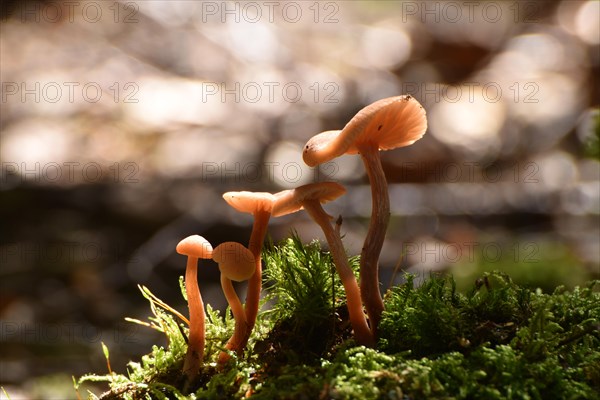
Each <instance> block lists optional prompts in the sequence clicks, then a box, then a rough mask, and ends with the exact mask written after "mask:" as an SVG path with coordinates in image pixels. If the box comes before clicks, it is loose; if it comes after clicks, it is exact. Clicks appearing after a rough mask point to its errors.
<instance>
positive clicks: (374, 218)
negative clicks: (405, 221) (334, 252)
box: [359, 146, 390, 337]
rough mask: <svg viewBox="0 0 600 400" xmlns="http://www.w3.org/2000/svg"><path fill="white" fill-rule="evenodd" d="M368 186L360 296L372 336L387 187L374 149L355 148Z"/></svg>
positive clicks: (378, 307) (380, 307)
mask: <svg viewBox="0 0 600 400" xmlns="http://www.w3.org/2000/svg"><path fill="white" fill-rule="evenodd" d="M359 151H360V155H361V158H362V159H363V162H364V164H365V168H366V170H367V174H368V176H369V182H370V184H371V199H372V200H371V203H372V205H371V222H370V223H369V231H368V233H367V236H366V238H365V242H364V244H363V248H362V252H361V254H360V293H361V295H362V299H363V301H364V303H365V308H366V310H367V314H368V315H369V322H370V323H371V329H372V330H373V334H374V335H375V337H377V329H378V326H379V321H380V320H381V313H382V312H383V309H384V306H383V300H382V298H381V292H380V290H379V254H380V253H381V249H382V247H383V241H384V239H385V233H386V231H387V227H388V223H389V221H390V197H389V194H388V185H387V181H386V179H385V174H384V173H383V168H382V166H381V158H380V157H379V149H378V148H377V146H362V147H360V148H359Z"/></svg>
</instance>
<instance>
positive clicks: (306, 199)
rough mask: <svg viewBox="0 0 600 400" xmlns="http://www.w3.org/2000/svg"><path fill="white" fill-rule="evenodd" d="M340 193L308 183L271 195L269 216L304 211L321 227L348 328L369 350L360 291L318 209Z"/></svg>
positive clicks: (333, 185) (342, 190)
mask: <svg viewBox="0 0 600 400" xmlns="http://www.w3.org/2000/svg"><path fill="white" fill-rule="evenodd" d="M344 193H346V189H345V188H344V187H343V186H342V185H340V184H338V183H335V182H321V183H311V184H308V185H304V186H300V187H297V188H296V189H293V190H284V191H282V192H279V193H277V194H276V195H275V198H276V200H275V205H274V206H273V216H274V217H277V216H281V215H286V214H290V213H293V212H296V211H298V210H300V209H302V208H304V209H305V210H306V212H308V214H309V215H310V216H311V217H312V219H313V220H314V221H315V222H316V223H317V224H318V225H319V226H320V227H321V229H322V230H323V233H324V234H325V238H326V239H327V243H328V244H329V249H330V251H331V256H332V257H333V261H334V264H335V267H336V270H337V272H338V274H339V276H340V279H341V281H342V284H343V285H344V289H345V291H346V299H347V306H348V313H349V317H350V324H351V325H352V328H353V329H354V337H355V338H356V341H357V342H358V343H359V344H362V345H365V346H373V345H374V340H373V334H372V332H371V330H370V329H369V325H368V324H367V320H366V319H365V314H364V312H363V309H362V302H361V298H360V290H359V288H358V284H357V283H356V278H355V276H354V273H353V272H352V269H351V268H350V264H349V262H348V257H347V256H346V251H345V250H344V245H343V244H342V239H341V238H340V236H339V235H338V234H336V232H335V230H334V228H333V226H332V225H331V216H329V215H328V214H327V213H326V212H325V210H323V207H322V206H321V203H326V202H328V201H331V200H334V199H336V198H338V197H339V196H341V195H342V194H344Z"/></svg>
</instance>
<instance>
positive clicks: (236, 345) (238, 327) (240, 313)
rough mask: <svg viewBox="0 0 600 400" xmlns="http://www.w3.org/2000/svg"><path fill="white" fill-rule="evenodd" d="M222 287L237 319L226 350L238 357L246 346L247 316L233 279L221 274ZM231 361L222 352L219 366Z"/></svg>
mask: <svg viewBox="0 0 600 400" xmlns="http://www.w3.org/2000/svg"><path fill="white" fill-rule="evenodd" d="M221 287H222V288H223V293H224V294H225V298H226V299H227V302H228V303H229V307H230V308H231V312H232V313H233V318H234V319H235V329H234V331H233V336H232V337H231V338H230V339H229V341H227V344H226V345H225V348H226V349H227V350H233V351H235V352H236V353H238V355H240V353H241V352H242V349H243V348H244V346H243V345H242V344H241V343H242V340H243V339H244V337H245V335H246V327H247V324H246V314H245V313H244V307H242V303H241V302H240V298H239V297H238V295H237V293H236V292H235V289H234V288H233V284H232V282H231V279H229V278H227V277H226V276H225V275H223V274H221ZM228 360H229V355H228V354H227V353H225V352H222V353H221V354H220V355H219V364H224V363H226V362H227V361H228Z"/></svg>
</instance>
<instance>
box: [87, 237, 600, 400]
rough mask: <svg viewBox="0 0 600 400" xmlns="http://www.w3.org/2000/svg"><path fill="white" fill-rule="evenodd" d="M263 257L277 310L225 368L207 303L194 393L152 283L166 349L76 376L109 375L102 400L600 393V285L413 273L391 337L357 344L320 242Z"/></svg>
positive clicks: (399, 295)
mask: <svg viewBox="0 0 600 400" xmlns="http://www.w3.org/2000/svg"><path fill="white" fill-rule="evenodd" d="M265 263H266V268H265V279H266V287H267V288H268V289H269V295H268V296H267V298H268V300H269V302H272V303H273V305H272V308H271V309H270V310H268V311H264V312H262V313H261V314H260V316H259V319H258V325H257V330H256V332H255V333H254V334H253V337H252V338H251V340H250V342H249V345H248V349H247V351H246V352H245V354H244V356H243V357H240V358H236V357H234V358H233V359H232V361H231V362H230V363H229V364H228V365H226V366H225V368H224V369H223V370H222V371H217V368H216V367H215V365H216V364H215V361H216V357H217V355H218V352H219V351H220V348H221V346H222V344H223V343H224V342H225V341H226V340H227V338H228V335H230V334H231V331H232V325H233V324H232V321H231V318H230V317H228V318H225V319H222V318H221V317H220V316H219V315H218V313H216V312H214V311H212V310H211V309H210V308H209V309H208V324H207V336H208V340H207V350H206V357H207V360H206V363H205V365H204V367H203V369H202V372H201V375H200V376H199V378H198V380H197V381H196V382H194V384H193V385H192V386H191V387H187V388H184V387H183V385H184V381H183V379H182V377H181V372H180V371H181V365H182V359H183V355H184V353H185V347H186V346H185V340H186V339H185V334H186V331H187V330H186V328H185V324H184V323H183V322H180V321H178V320H177V318H176V316H174V315H173V313H172V312H170V311H169V308H168V306H166V307H165V306H161V305H160V301H159V300H157V299H156V298H154V297H153V296H152V295H151V294H150V293H149V291H148V290H147V289H145V288H142V292H143V293H144V295H145V296H146V297H147V298H148V299H149V301H150V304H151V309H152V311H153V315H154V316H153V317H151V318H150V323H149V325H151V326H152V327H153V328H154V329H159V330H161V331H163V332H164V333H165V335H166V337H167V339H168V343H169V345H168V346H167V347H166V348H163V347H160V346H155V347H154V348H153V350H152V352H151V353H150V354H149V355H147V356H144V357H143V358H142V360H141V363H133V362H132V363H130V364H129V366H128V373H127V374H117V373H114V372H113V373H109V374H108V375H105V376H95V375H89V376H85V377H83V378H81V379H80V381H79V384H81V383H83V382H86V381H102V382H107V383H108V385H109V387H110V390H109V391H108V392H106V393H105V394H103V395H102V396H101V398H104V399H108V398H113V399H116V398H124V399H140V398H169V399H171V398H178V399H228V398H244V397H250V398H253V399H317V398H322V399H420V398H434V399H448V398H453V399H510V398H514V399H546V398H568V399H598V398H600V396H599V395H598V393H600V350H599V349H600V293H599V292H598V289H597V288H598V287H599V286H600V284H599V282H592V283H590V284H588V285H587V286H586V287H576V288H575V289H573V290H572V291H567V290H565V289H564V288H558V289H556V290H555V291H554V293H552V294H544V293H543V292H542V291H540V290H537V291H532V290H531V289H529V288H525V287H521V286H519V285H517V284H516V283H514V282H513V281H512V280H511V279H510V278H509V277H508V276H507V275H505V274H500V273H495V272H493V273H487V274H484V275H483V276H482V277H481V278H480V279H478V280H477V281H475V282H474V284H472V285H471V287H470V288H469V289H468V290H467V291H464V292H461V291H459V290H457V286H456V284H455V282H454V280H453V278H452V277H444V276H431V277H430V279H428V280H426V281H425V282H423V283H422V284H421V285H420V286H417V285H416V280H415V279H414V278H413V277H412V276H407V283H406V284H404V285H402V286H398V287H395V288H393V289H391V290H390V291H389V292H388V293H387V294H386V296H385V299H384V300H385V305H386V311H385V312H384V314H383V318H382V321H381V326H380V340H379V342H378V345H377V348H376V349H369V348H365V347H363V346H356V345H355V343H354V341H353V340H352V336H351V332H350V328H349V324H348V316H347V313H346V312H345V304H344V301H345V300H344V296H343V289H342V287H341V285H340V283H339V280H338V279H337V277H336V276H335V275H334V274H332V271H333V266H332V264H331V258H330V256H329V255H328V254H327V253H324V252H323V251H322V250H321V248H320V246H319V245H318V244H317V243H311V244H309V245H303V244H302V243H301V242H300V241H299V240H298V238H297V237H293V238H292V239H288V240H287V241H285V242H284V243H282V244H281V245H279V246H273V247H271V248H270V249H268V251H266V253H265ZM353 266H354V267H356V259H354V260H353ZM227 315H229V313H228V314H227ZM107 360H108V354H107ZM90 397H94V396H93V395H90Z"/></svg>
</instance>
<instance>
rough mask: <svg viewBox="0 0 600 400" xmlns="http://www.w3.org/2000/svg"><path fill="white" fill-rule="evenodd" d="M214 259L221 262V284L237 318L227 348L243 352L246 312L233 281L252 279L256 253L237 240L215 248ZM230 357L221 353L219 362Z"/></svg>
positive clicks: (239, 352)
mask: <svg viewBox="0 0 600 400" xmlns="http://www.w3.org/2000/svg"><path fill="white" fill-rule="evenodd" d="M212 258H213V260H215V261H216V262H217V263H218V264H219V271H221V286H222V288H223V293H224V294H225V298H226V299H227V302H228V303H229V307H230V308H231V312H232V313H233V318H234V319H235V330H234V332H233V336H231V338H230V339H229V341H228V342H227V344H226V345H225V348H226V349H228V350H232V351H235V352H236V353H237V354H238V355H240V354H241V352H242V349H243V345H245V343H242V342H243V340H244V335H245V333H246V314H245V312H244V308H243V307H242V303H241V302H240V299H239V297H238V296H237V294H236V293H235V289H234V288H233V284H232V283H231V281H236V282H241V281H245V280H248V279H250V277H251V276H252V275H254V273H255V269H254V268H255V263H254V255H253V254H252V252H251V251H250V250H248V249H247V248H246V247H244V246H243V245H241V244H240V243H237V242H225V243H221V244H220V245H218V246H217V247H215V249H214V250H213V257H212ZM228 359H229V356H228V355H227V353H221V355H220V356H219V363H221V364H222V363H224V362H226V361H227V360H228Z"/></svg>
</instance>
